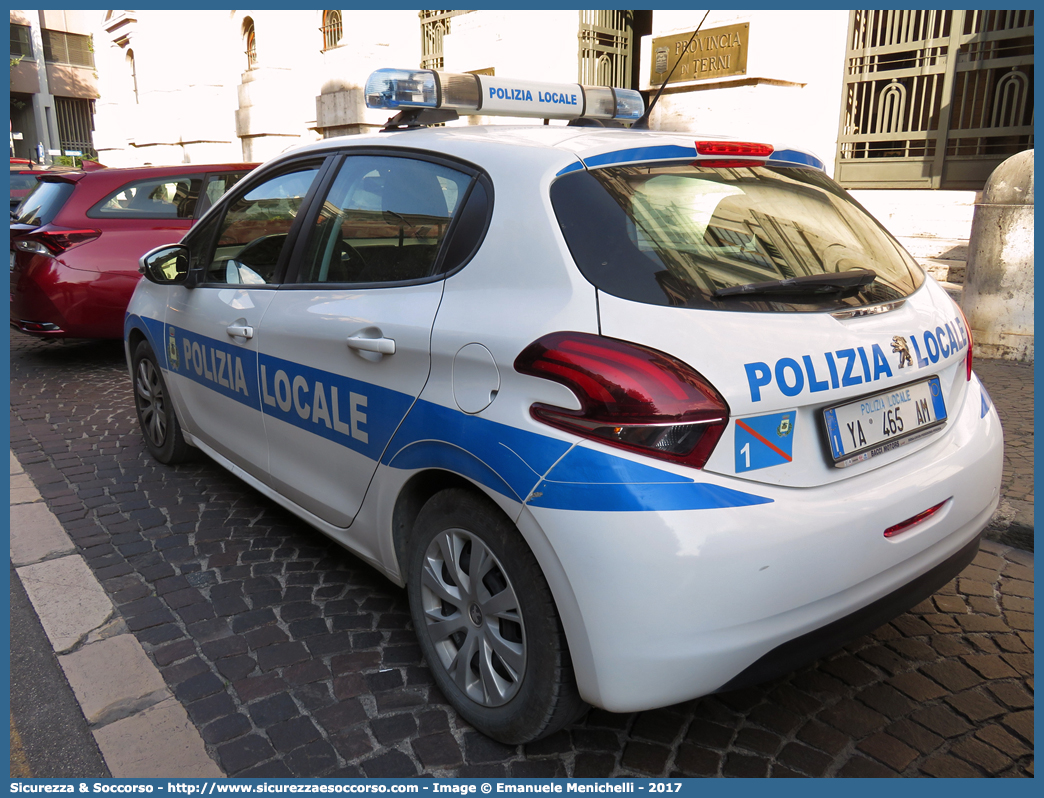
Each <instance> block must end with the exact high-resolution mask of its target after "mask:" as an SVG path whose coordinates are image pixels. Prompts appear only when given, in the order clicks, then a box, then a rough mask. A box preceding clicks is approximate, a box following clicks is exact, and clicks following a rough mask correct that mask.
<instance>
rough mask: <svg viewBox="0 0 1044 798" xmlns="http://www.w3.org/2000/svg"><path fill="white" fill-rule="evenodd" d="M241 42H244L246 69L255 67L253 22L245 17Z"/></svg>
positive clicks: (255, 44) (255, 40)
mask: <svg viewBox="0 0 1044 798" xmlns="http://www.w3.org/2000/svg"><path fill="white" fill-rule="evenodd" d="M243 40H244V41H245V42H246V57H247V69H253V68H254V67H256V66H257V38H256V37H255V35H254V20H252V19H250V17H247V18H246V20H244V22H243Z"/></svg>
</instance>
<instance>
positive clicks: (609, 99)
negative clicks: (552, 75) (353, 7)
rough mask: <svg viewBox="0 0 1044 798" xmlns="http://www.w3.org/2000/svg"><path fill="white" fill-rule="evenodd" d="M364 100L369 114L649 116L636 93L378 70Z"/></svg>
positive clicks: (631, 90) (461, 75)
mask: <svg viewBox="0 0 1044 798" xmlns="http://www.w3.org/2000/svg"><path fill="white" fill-rule="evenodd" d="M364 94H365V97H366V106H367V107H368V108H384V109H386V110H389V111H391V110H398V109H402V108H443V109H452V110H454V111H456V112H457V113H458V114H460V115H462V116H468V115H475V114H482V115H483V116H521V117H533V118H536V119H619V120H635V119H639V118H640V117H641V115H642V114H643V113H644V112H645V101H644V100H643V99H642V95H640V94H639V93H638V92H636V91H634V90H633V89H615V88H609V87H606V86H581V85H580V84H579V83H546V82H543V81H536V80H513V79H511V78H498V77H492V76H489V75H469V74H455V73H451V72H435V71H434V70H431V69H378V70H377V71H376V72H374V73H373V74H371V75H370V77H369V78H368V79H367V81H366V87H365V90H364Z"/></svg>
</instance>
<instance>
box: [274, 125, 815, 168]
mask: <svg viewBox="0 0 1044 798" xmlns="http://www.w3.org/2000/svg"><path fill="white" fill-rule="evenodd" d="M696 141H722V142H726V141H736V139H735V138H733V137H728V136H721V135H713V134H712V135H707V134H698V133H690V132H673V131H653V130H634V129H632V128H609V127H607V128H603V127H586V126H569V125H461V126H447V127H427V128H410V129H406V130H394V131H388V132H381V133H372V134H365V135H361V136H342V137H338V138H330V139H323V140H322V141H317V142H314V143H311V144H305V145H302V146H300V147H295V148H293V149H292V150H289V151H287V152H286V153H284V154H283V156H280V157H279V158H278V159H277V160H283V159H284V158H288V157H294V156H299V155H301V154H307V153H317V154H318V153H323V152H327V151H330V150H334V149H340V148H343V147H346V146H348V147H367V146H374V145H379V146H394V147H406V148H417V149H423V150H432V151H436V152H443V153H446V154H452V155H456V156H458V157H462V158H467V157H468V155H467V153H468V151H469V150H473V151H474V152H476V153H478V152H485V153H486V154H487V156H495V153H496V151H497V150H501V151H502V153H503V154H504V155H507V153H508V151H510V150H515V149H517V148H519V147H524V148H527V149H528V150H530V151H532V150H543V151H545V152H546V154H547V160H548V163H549V165H550V164H553V163H559V164H562V163H565V164H569V163H573V164H576V166H577V167H579V166H580V164H579V161H582V162H583V164H584V165H586V166H588V167H593V166H605V165H609V164H620V163H635V162H647V161H658V160H678V159H683V158H695V157H697V153H696V144H695V143H696ZM757 141H759V142H763V143H768V144H772V145H773V147H774V150H775V151H774V153H773V155H772V156H770V160H771V161H779V162H781V163H794V164H799V165H804V166H811V167H813V168H818V169H822V168H823V162H822V161H821V160H820V159H819V158H817V157H816V156H815V155H813V154H812V153H811V152H808V151H806V150H802V149H799V148H796V147H791V146H788V145H784V144H781V143H773V142H772V141H771V140H770V139H768V138H762V139H758V140H757Z"/></svg>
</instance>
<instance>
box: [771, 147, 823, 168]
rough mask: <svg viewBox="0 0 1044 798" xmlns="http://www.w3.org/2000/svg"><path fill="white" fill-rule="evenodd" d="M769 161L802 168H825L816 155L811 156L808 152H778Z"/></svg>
mask: <svg viewBox="0 0 1044 798" xmlns="http://www.w3.org/2000/svg"><path fill="white" fill-rule="evenodd" d="M769 161H782V162H785V163H794V164H799V165H801V166H812V167H815V168H816V169H820V170H821V169H822V168H823V162H822V161H821V160H819V159H818V158H816V157H815V156H814V155H809V154H808V153H807V152H801V151H800V150H776V151H775V152H774V153H772V155H770V156H769Z"/></svg>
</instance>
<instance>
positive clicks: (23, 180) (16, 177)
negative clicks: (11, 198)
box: [11, 172, 36, 191]
mask: <svg viewBox="0 0 1044 798" xmlns="http://www.w3.org/2000/svg"><path fill="white" fill-rule="evenodd" d="M35 185H36V175H20V174H18V173H17V172H11V190H12V191H25V190H26V189H27V188H32V187H33V186H35Z"/></svg>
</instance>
